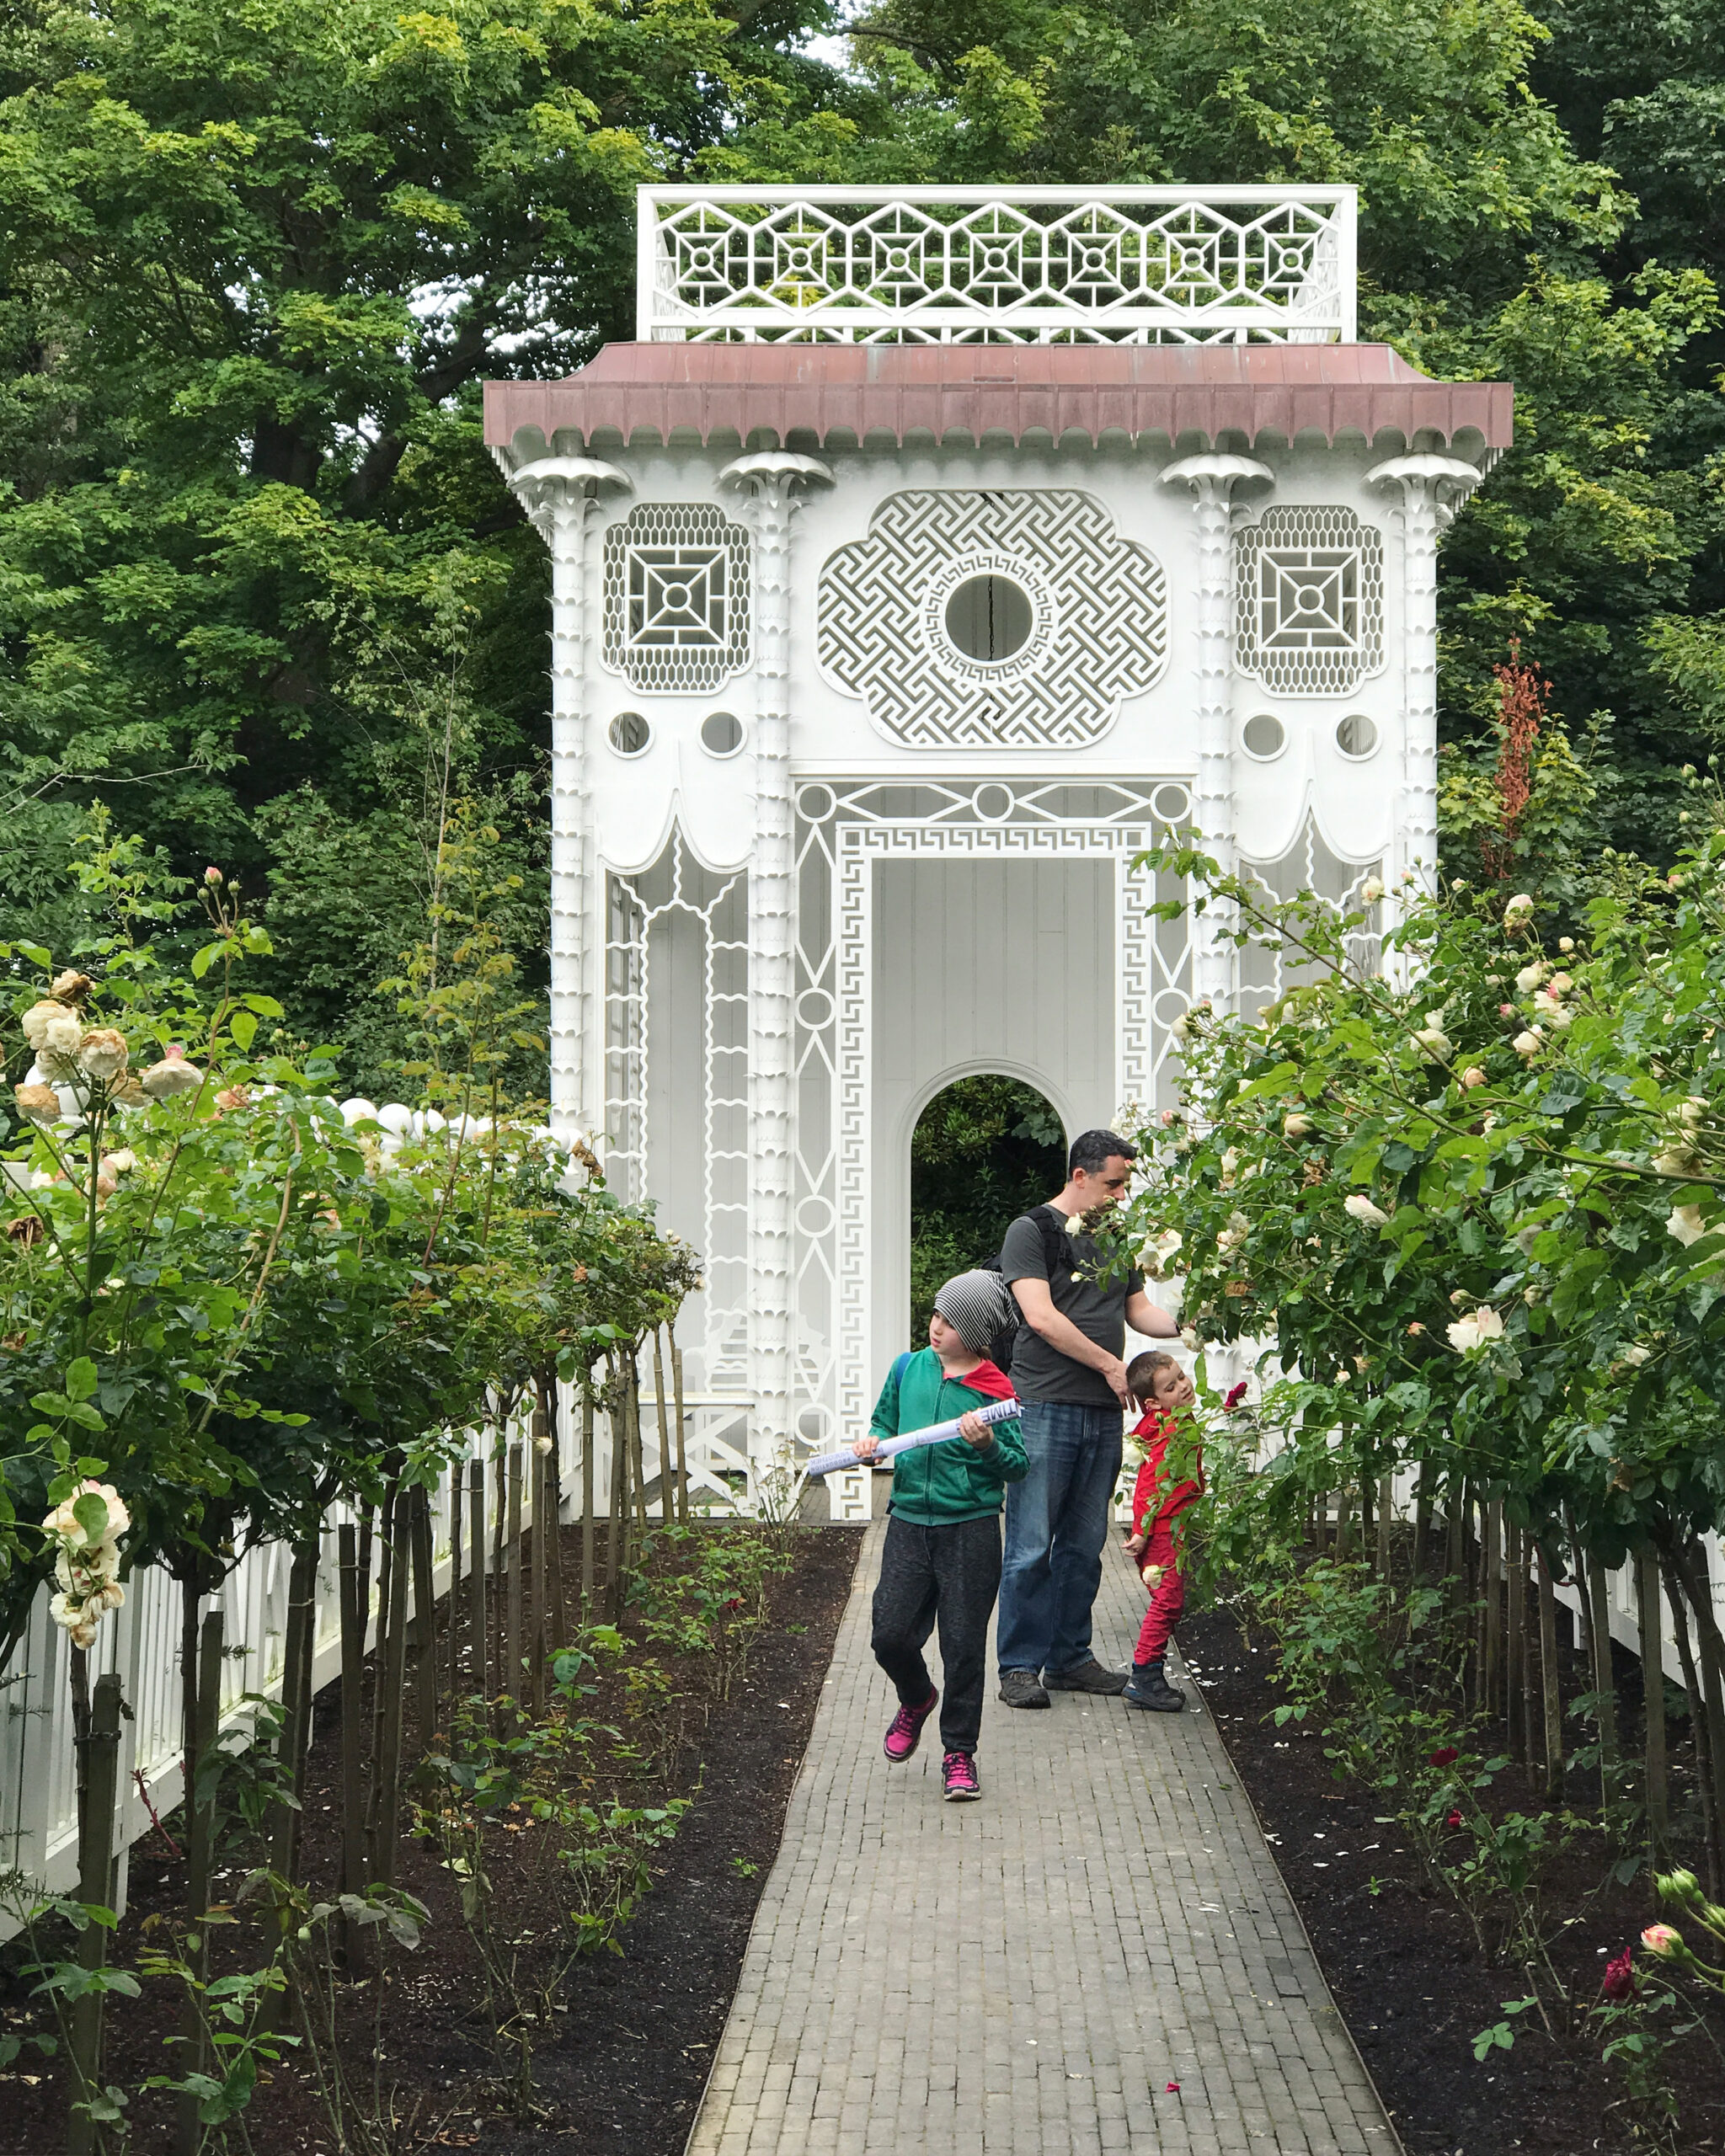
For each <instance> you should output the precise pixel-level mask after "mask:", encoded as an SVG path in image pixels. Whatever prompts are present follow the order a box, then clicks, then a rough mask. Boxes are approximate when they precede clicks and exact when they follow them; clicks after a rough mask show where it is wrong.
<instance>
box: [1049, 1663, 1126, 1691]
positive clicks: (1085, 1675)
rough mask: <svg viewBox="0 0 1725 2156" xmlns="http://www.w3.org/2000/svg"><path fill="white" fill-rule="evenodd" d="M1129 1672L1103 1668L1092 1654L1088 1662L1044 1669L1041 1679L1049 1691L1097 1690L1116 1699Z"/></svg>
mask: <svg viewBox="0 0 1725 2156" xmlns="http://www.w3.org/2000/svg"><path fill="white" fill-rule="evenodd" d="M1129 1675H1130V1672H1129V1671H1127V1670H1124V1669H1104V1668H1103V1666H1102V1664H1101V1663H1100V1662H1098V1661H1097V1658H1096V1657H1095V1656H1094V1655H1092V1657H1090V1659H1089V1661H1088V1662H1074V1663H1073V1665H1072V1667H1071V1668H1070V1669H1045V1670H1044V1672H1043V1673H1042V1681H1043V1683H1044V1684H1046V1685H1047V1687H1048V1689H1049V1691H1050V1692H1097V1693H1100V1694H1102V1695H1103V1697H1104V1698H1106V1699H1116V1698H1118V1697H1119V1694H1121V1693H1122V1692H1124V1690H1125V1689H1126V1682H1127V1678H1128V1677H1129Z"/></svg>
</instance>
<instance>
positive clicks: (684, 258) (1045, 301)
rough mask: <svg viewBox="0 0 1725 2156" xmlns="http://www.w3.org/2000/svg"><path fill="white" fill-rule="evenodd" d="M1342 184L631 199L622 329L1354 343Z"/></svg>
mask: <svg viewBox="0 0 1725 2156" xmlns="http://www.w3.org/2000/svg"><path fill="white" fill-rule="evenodd" d="M1355 217H1356V204H1355V197H1354V189H1352V188H1347V187H1308V188H1293V187H1254V188H1239V187H1234V188H1228V187H1221V188H1193V187H1127V188H1117V189H1108V190H1106V191H1105V192H1103V193H1099V192H1098V191H1097V189H1091V188H1076V187H1041V188H1034V189H1029V188H1026V189H1014V190H1013V191H1012V194H1011V195H1003V194H1001V192H1000V191H999V190H997V189H991V188H985V187H971V188H964V187H953V188H940V187H920V188H919V187H911V188H850V187H804V188H786V187H778V188H772V187H762V188H756V187H712V188H669V187H667V188H644V189H642V190H641V262H640V307H639V321H638V331H637V334H638V335H639V336H640V337H641V338H642V339H654V338H667V337H668V338H676V339H713V338H720V339H727V340H731V341H740V342H744V343H755V342H758V341H761V340H763V339H798V340H800V341H803V342H838V343H844V344H857V343H876V342H882V341H890V342H893V343H916V344H928V343H947V342H952V341H963V340H967V339H983V340H985V341H993V342H1003V343H1012V344H1024V343H1030V344H1034V343H1038V342H1046V341H1048V340H1049V339H1050V338H1057V339H1060V341H1062V342H1070V341H1072V340H1074V339H1076V340H1079V341H1081V342H1091V343H1112V342H1124V343H1132V344H1164V343H1167V344H1212V343H1223V344H1236V343H1237V344H1244V343H1247V342H1248V341H1251V340H1254V339H1273V340H1274V341H1276V342H1278V343H1290V344H1295V343H1317V342H1327V341H1329V340H1331V339H1341V340H1342V341H1343V343H1351V342H1352V341H1353V339H1354V334H1355V333H1354V228H1355Z"/></svg>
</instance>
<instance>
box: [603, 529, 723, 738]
mask: <svg viewBox="0 0 1725 2156" xmlns="http://www.w3.org/2000/svg"><path fill="white" fill-rule="evenodd" d="M605 664H606V666H607V667H608V668H609V669H610V670H611V672H612V673H613V674H626V675H628V678H629V680H630V681H631V682H632V683H633V686H635V687H636V688H638V689H640V690H643V691H645V692H646V693H647V694H649V695H652V694H654V693H655V692H656V693H658V694H660V695H673V696H675V695H679V694H686V695H690V696H702V695H705V694H706V693H708V691H711V690H713V689H716V688H717V687H718V685H719V684H720V682H721V681H724V680H729V677H730V676H731V675H733V674H737V673H740V672H741V671H742V670H743V669H744V668H745V666H746V665H747V664H749V534H748V532H747V531H746V530H745V528H744V527H743V526H741V525H740V524H732V523H730V522H729V520H727V518H726V516H725V515H724V511H723V510H719V509H717V508H715V507H714V506H713V504H711V503H710V502H643V503H641V504H640V505H639V506H638V508H635V509H633V510H630V511H629V514H628V516H627V517H625V518H623V519H622V521H621V522H619V523H617V524H613V525H612V526H611V529H610V530H609V531H607V532H606V535H605Z"/></svg>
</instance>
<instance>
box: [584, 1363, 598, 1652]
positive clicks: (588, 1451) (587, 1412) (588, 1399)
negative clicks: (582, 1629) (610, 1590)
mask: <svg viewBox="0 0 1725 2156" xmlns="http://www.w3.org/2000/svg"><path fill="white" fill-rule="evenodd" d="M592 1379H593V1373H592V1372H591V1370H589V1371H588V1373H587V1374H586V1376H585V1378H584V1379H583V1380H582V1384H581V1622H582V1623H583V1624H584V1625H586V1624H590V1622H591V1621H592V1612H593V1535H594V1525H595V1523H594V1518H593V1506H594V1502H595V1499H594V1492H593V1422H594V1416H593V1387H592Z"/></svg>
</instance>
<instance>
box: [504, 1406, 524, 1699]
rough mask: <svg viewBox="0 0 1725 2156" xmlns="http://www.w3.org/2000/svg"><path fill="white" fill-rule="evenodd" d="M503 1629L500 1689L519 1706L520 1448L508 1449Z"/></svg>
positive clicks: (514, 1446)
mask: <svg viewBox="0 0 1725 2156" xmlns="http://www.w3.org/2000/svg"><path fill="white" fill-rule="evenodd" d="M504 1561H505V1566H507V1574H506V1581H505V1587H506V1593H505V1604H506V1607H505V1614H504V1632H503V1689H504V1693H505V1696H506V1697H507V1698H509V1699H510V1700H513V1701H514V1702H515V1704H516V1705H517V1706H519V1705H520V1702H521V1446H520V1444H511V1445H510V1448H509V1542H508V1546H507V1548H506V1550H505V1560H504Z"/></svg>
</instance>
